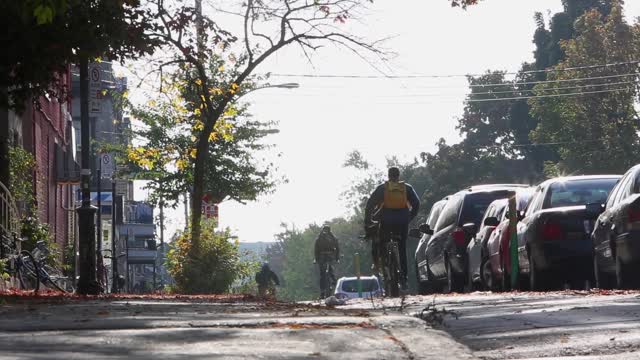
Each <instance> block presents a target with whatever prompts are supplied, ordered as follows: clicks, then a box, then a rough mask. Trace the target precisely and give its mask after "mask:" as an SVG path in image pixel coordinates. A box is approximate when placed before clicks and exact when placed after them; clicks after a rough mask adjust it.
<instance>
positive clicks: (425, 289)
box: [416, 264, 432, 295]
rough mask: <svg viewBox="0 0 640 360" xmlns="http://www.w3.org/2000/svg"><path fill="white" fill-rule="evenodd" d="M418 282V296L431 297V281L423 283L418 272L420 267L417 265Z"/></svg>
mask: <svg viewBox="0 0 640 360" xmlns="http://www.w3.org/2000/svg"><path fill="white" fill-rule="evenodd" d="M428 276H429V274H428V273H427V278H428ZM416 281H417V283H418V294H420V295H429V294H431V292H432V291H431V286H430V281H429V279H427V281H422V280H421V279H420V273H419V272H418V265H417V264H416Z"/></svg>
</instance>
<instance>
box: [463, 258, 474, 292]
mask: <svg viewBox="0 0 640 360" xmlns="http://www.w3.org/2000/svg"><path fill="white" fill-rule="evenodd" d="M465 269H466V275H467V276H465V278H466V281H465V284H464V292H466V293H471V292H474V291H476V290H477V287H476V285H475V284H474V282H473V275H472V274H471V266H470V265H469V260H468V259H467V261H466V267H465Z"/></svg>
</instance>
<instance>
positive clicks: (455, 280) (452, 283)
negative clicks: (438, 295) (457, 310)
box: [442, 257, 462, 294]
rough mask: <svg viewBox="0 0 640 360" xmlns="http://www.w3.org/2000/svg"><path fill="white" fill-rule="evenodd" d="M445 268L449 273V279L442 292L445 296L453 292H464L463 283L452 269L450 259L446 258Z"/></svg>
mask: <svg viewBox="0 0 640 360" xmlns="http://www.w3.org/2000/svg"><path fill="white" fill-rule="evenodd" d="M444 267H445V271H446V273H447V274H446V275H447V278H446V282H445V285H444V289H443V291H442V292H443V293H445V294H450V293H452V292H460V291H461V290H462V281H461V280H460V277H459V276H458V275H456V274H455V273H454V271H453V269H452V268H451V262H449V258H448V257H445V258H444Z"/></svg>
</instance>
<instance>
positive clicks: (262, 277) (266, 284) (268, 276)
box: [256, 262, 280, 299]
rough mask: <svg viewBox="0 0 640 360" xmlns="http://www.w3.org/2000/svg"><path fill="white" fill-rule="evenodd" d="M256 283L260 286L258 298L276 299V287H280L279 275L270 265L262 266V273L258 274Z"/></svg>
mask: <svg viewBox="0 0 640 360" xmlns="http://www.w3.org/2000/svg"><path fill="white" fill-rule="evenodd" d="M256 283H257V284H258V297H260V298H261V299H267V298H268V297H270V298H273V299H275V297H276V286H280V280H278V275H276V273H274V272H273V270H271V268H270V267H269V263H266V262H265V263H264V264H262V268H261V269H260V271H258V272H257V273H256Z"/></svg>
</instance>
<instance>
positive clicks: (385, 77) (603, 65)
mask: <svg viewBox="0 0 640 360" xmlns="http://www.w3.org/2000/svg"><path fill="white" fill-rule="evenodd" d="M639 63H640V60H633V61H626V62H616V63H607V64H593V65H584V66H573V67H567V68H557V69H541V70H526V71H519V72H506V71H496V72H500V73H502V74H504V75H520V74H536V73H549V72H562V71H575V70H585V69H596V68H603V67H614V66H621V65H634V64H639ZM488 74H490V73H484V74H445V75H423V74H416V75H340V74H291V73H271V74H270V75H271V76H277V77H299V78H343V79H443V78H455V77H478V76H484V75H488Z"/></svg>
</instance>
